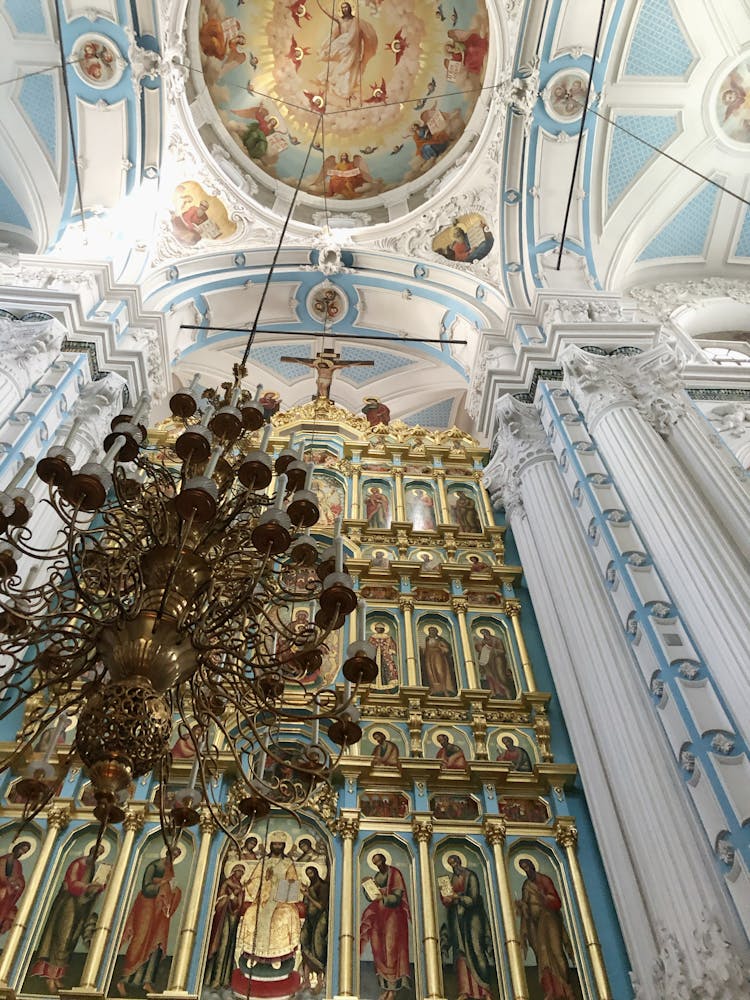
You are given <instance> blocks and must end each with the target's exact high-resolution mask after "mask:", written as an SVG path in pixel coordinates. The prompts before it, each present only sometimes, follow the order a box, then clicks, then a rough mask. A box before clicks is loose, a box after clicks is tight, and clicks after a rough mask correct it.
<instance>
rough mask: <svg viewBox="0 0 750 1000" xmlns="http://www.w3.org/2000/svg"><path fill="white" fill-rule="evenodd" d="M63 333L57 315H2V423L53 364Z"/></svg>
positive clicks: (63, 329) (0, 374)
mask: <svg viewBox="0 0 750 1000" xmlns="http://www.w3.org/2000/svg"><path fill="white" fill-rule="evenodd" d="M64 336H65V328H64V327H63V326H62V325H61V324H60V323H59V322H58V321H57V320H56V319H48V320H38V321H34V322H29V323H25V322H23V321H22V320H18V321H15V322H14V321H13V320H9V319H5V318H4V317H0V356H1V357H2V364H0V423H2V422H3V421H5V420H6V419H7V418H8V417H9V416H10V414H11V413H12V412H13V410H14V409H15V408H16V406H17V404H18V403H19V402H20V401H21V400H22V399H23V397H24V396H25V395H26V393H27V392H28V390H29V389H30V388H31V386H32V385H33V384H34V383H35V382H36V381H37V380H38V379H40V378H41V377H42V376H43V375H44V373H45V372H46V371H47V369H48V368H49V367H50V365H51V364H53V362H54V361H55V358H57V356H58V354H59V353H60V345H61V344H62V342H63V338H64Z"/></svg>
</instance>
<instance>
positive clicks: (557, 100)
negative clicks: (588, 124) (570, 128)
mask: <svg viewBox="0 0 750 1000" xmlns="http://www.w3.org/2000/svg"><path fill="white" fill-rule="evenodd" d="M587 87H588V74H587V73H585V72H584V71H583V70H580V69H564V70H561V71H560V72H559V73H555V75H554V76H553V77H551V78H550V81H549V83H548V84H547V86H546V87H545V88H544V91H543V93H542V99H543V101H544V106H545V108H546V109H547V113H548V114H549V115H550V117H551V118H554V119H555V120H556V121H559V122H574V121H577V120H578V119H579V118H580V117H581V115H582V114H583V106H584V104H585V103H586V89H587Z"/></svg>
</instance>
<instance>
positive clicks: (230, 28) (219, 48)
mask: <svg viewBox="0 0 750 1000" xmlns="http://www.w3.org/2000/svg"><path fill="white" fill-rule="evenodd" d="M245 42H246V39H245V36H244V34H243V33H242V30H241V25H240V22H239V21H238V19H237V18H236V17H224V18H218V17H209V18H207V19H206V20H205V21H204V22H203V24H202V25H201V27H200V31H199V32H198V43H199V45H200V47H201V52H203V54H204V55H205V56H209V57H213V58H214V59H218V60H219V62H221V63H223V67H222V74H223V73H226V72H227V70H229V69H231V68H232V67H233V66H241V65H242V63H243V62H244V61H245V60H246V59H247V55H246V54H245V53H244V52H240V51H239V50H240V48H242V47H243V46H244V45H245Z"/></svg>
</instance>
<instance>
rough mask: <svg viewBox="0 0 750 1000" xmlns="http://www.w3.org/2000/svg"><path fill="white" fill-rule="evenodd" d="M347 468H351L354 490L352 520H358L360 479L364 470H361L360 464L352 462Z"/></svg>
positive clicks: (352, 488) (352, 487)
mask: <svg viewBox="0 0 750 1000" xmlns="http://www.w3.org/2000/svg"><path fill="white" fill-rule="evenodd" d="M347 469H348V470H350V476H351V490H352V504H351V511H352V520H353V521H358V520H359V510H360V506H359V481H360V477H361V475H362V472H361V469H360V467H359V465H352V463H351V462H348V463H347Z"/></svg>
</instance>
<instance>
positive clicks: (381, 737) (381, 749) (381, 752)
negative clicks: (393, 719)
mask: <svg viewBox="0 0 750 1000" xmlns="http://www.w3.org/2000/svg"><path fill="white" fill-rule="evenodd" d="M372 742H373V743H374V744H375V749H374V750H373V751H372V762H373V764H374V765H375V767H398V766H399V755H398V747H397V746H396V744H395V743H394V742H393V741H392V740H387V739H386V738H385V733H383V732H380V730H378V731H377V732H375V733H373V734H372Z"/></svg>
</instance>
